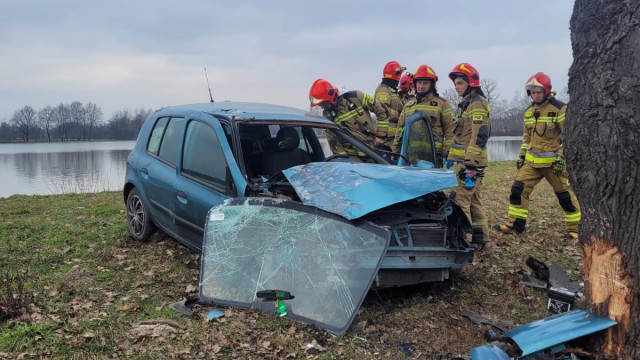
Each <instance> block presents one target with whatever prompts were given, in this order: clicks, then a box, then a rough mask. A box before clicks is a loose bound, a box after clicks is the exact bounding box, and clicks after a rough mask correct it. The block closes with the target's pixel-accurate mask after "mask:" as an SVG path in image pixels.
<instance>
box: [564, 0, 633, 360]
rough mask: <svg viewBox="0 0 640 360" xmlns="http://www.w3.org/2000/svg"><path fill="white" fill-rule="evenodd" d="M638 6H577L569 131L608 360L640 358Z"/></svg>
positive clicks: (592, 292)
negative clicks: (605, 323) (606, 323)
mask: <svg viewBox="0 0 640 360" xmlns="http://www.w3.org/2000/svg"><path fill="white" fill-rule="evenodd" d="M639 11H640V1H639V0H616V1H611V0H576V2H575V5H574V8H573V15H572V17H571V42H572V47H573V58H574V60H573V64H572V65H571V69H570V70H569V94H570V98H571V100H570V103H569V105H568V109H567V120H566V125H565V131H564V133H563V134H564V135H563V136H564V140H565V141H564V147H565V150H564V152H565V156H566V160H567V164H568V169H569V179H570V181H571V183H572V185H573V187H574V190H575V192H576V194H577V196H578V199H579V201H580V205H581V208H582V222H581V225H580V233H579V235H580V242H581V244H582V249H583V258H584V271H585V284H586V295H587V301H588V304H589V306H590V308H591V310H592V311H593V312H594V313H596V314H599V315H603V316H607V317H609V318H611V319H614V320H616V321H618V325H617V326H614V327H612V328H610V329H609V330H607V331H606V332H601V333H599V334H600V335H602V336H599V338H597V339H595V340H596V341H595V342H593V343H592V344H593V345H594V346H595V349H594V350H595V351H596V352H597V353H598V354H600V355H598V356H599V357H601V358H602V357H604V358H622V359H640V345H638V344H639V343H640V281H639V279H640V277H639V276H638V275H640V271H639V270H640V191H638V190H637V188H638V186H640V170H639V167H640V26H639V24H640V17H639V16H640V13H639Z"/></svg>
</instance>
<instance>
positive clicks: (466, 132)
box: [445, 63, 491, 247]
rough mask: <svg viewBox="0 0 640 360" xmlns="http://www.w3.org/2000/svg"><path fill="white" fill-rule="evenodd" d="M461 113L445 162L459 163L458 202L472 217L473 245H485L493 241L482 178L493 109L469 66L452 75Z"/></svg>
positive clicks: (461, 66)
mask: <svg viewBox="0 0 640 360" xmlns="http://www.w3.org/2000/svg"><path fill="white" fill-rule="evenodd" d="M449 78H450V79H451V80H452V81H453V86H454V87H455V90H456V93H457V94H458V95H459V96H461V97H462V101H461V102H460V103H459V104H458V107H459V108H460V109H461V111H462V112H461V114H460V116H459V117H458V119H457V121H456V126H455V129H454V131H453V133H454V135H453V142H452V144H451V149H450V150H449V155H448V156H447V158H446V159H445V164H446V165H447V167H451V166H453V165H454V164H455V172H456V174H458V186H457V187H456V189H455V192H456V198H455V199H456V203H458V205H460V207H461V208H462V209H463V211H464V213H465V214H466V215H467V217H468V218H469V221H470V222H471V226H472V227H473V233H472V235H471V243H472V244H478V246H480V247H481V246H483V244H484V243H486V242H487V241H488V239H489V223H488V220H487V215H486V211H485V209H484V207H483V205H482V190H481V189H482V178H483V177H484V172H485V168H486V167H487V165H489V161H488V159H487V142H488V141H489V136H490V133H491V118H490V113H491V107H490V106H489V103H488V102H487V99H486V98H485V97H484V93H483V92H482V89H481V88H480V74H478V71H477V70H476V69H475V68H474V67H473V66H471V65H470V64H468V63H461V64H458V65H456V66H455V67H454V68H453V70H452V71H451V72H450V73H449Z"/></svg>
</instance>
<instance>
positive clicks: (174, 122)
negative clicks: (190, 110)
mask: <svg viewBox="0 0 640 360" xmlns="http://www.w3.org/2000/svg"><path fill="white" fill-rule="evenodd" d="M183 123H184V118H171V120H170V121H169V124H168V125H167V129H166V130H165V132H164V136H163V137H162V141H161V142H160V151H159V152H158V156H159V157H160V158H161V159H163V160H165V161H167V162H169V163H170V164H172V165H174V166H175V164H176V161H177V160H178V150H179V145H180V130H181V129H182V124H183Z"/></svg>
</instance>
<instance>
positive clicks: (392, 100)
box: [373, 61, 407, 151]
mask: <svg viewBox="0 0 640 360" xmlns="http://www.w3.org/2000/svg"><path fill="white" fill-rule="evenodd" d="M406 69H407V68H405V67H404V66H400V63H398V62H397V61H389V62H388V63H387V64H386V65H385V66H384V68H383V69H382V82H381V83H380V85H378V87H377V88H376V91H375V93H374V94H373V97H374V98H375V99H376V100H377V101H378V102H379V103H380V104H382V106H384V107H385V108H386V110H387V112H388V113H389V116H388V119H387V121H382V120H380V119H376V121H377V126H378V128H381V127H385V126H386V127H387V128H388V130H387V138H386V139H385V142H384V144H383V145H380V148H381V149H382V150H386V151H390V150H391V145H393V138H394V136H395V134H396V127H397V124H398V116H399V115H400V111H402V101H401V100H400V97H399V96H398V83H399V82H400V75H402V72H403V71H404V70H406Z"/></svg>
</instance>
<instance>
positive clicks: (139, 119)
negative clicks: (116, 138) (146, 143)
mask: <svg viewBox="0 0 640 360" xmlns="http://www.w3.org/2000/svg"><path fill="white" fill-rule="evenodd" d="M151 113H153V110H149V109H139V110H136V112H135V113H134V114H133V119H132V120H131V136H133V139H135V138H136V137H137V136H138V133H139V132H140V129H141V128H142V124H144V121H145V120H147V118H148V117H149V115H151Z"/></svg>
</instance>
